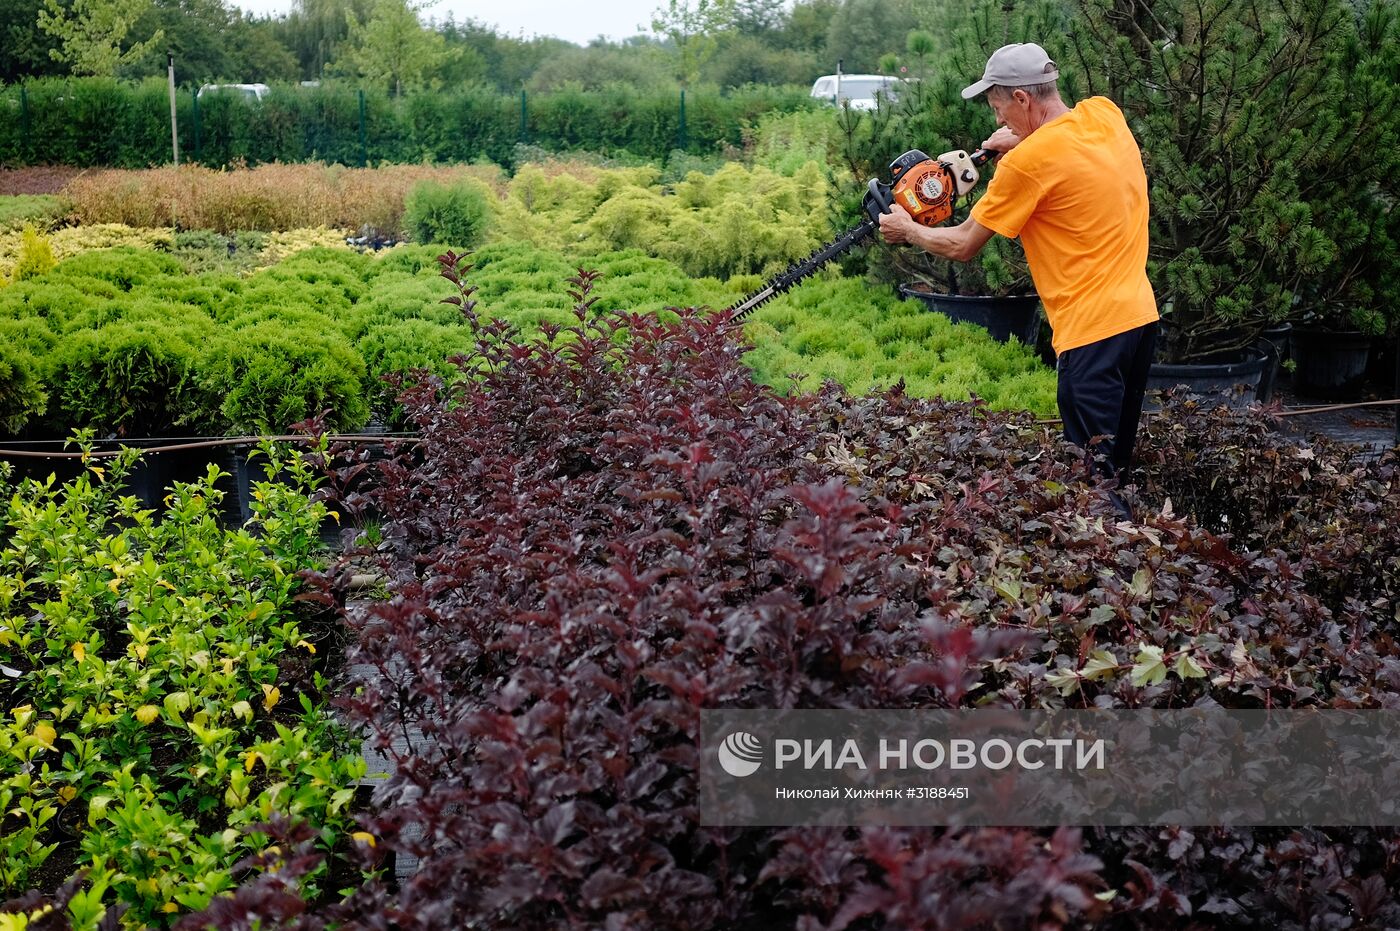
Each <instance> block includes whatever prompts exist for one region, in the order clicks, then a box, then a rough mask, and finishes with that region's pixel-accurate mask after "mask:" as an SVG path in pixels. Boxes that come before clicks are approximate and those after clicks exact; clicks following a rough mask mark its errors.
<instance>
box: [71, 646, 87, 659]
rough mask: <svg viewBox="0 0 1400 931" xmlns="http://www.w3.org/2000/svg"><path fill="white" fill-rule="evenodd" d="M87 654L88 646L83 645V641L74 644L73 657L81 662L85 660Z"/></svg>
mask: <svg viewBox="0 0 1400 931" xmlns="http://www.w3.org/2000/svg"><path fill="white" fill-rule="evenodd" d="M86 656H87V647H86V646H84V645H83V643H82V641H79V642H77V643H75V644H73V658H74V659H75V660H77V661H78V662H80V663H81V662H82V661H83V658H84V657H86Z"/></svg>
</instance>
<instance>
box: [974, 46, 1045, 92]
mask: <svg viewBox="0 0 1400 931" xmlns="http://www.w3.org/2000/svg"><path fill="white" fill-rule="evenodd" d="M1059 76H1060V69H1059V68H1057V67H1056V66H1055V63H1054V62H1053V61H1051V60H1050V56H1049V55H1047V54H1045V49H1043V48H1041V47H1040V46H1038V45H1036V44H1035V43H1034V42H1013V43H1012V44H1011V45H1003V46H1002V47H1001V48H999V49H997V50H996V51H995V52H993V53H992V57H991V58H988V59H987V69H986V70H985V71H983V72H982V80H980V81H978V82H977V83H976V84H969V85H968V86H967V87H964V88H963V92H962V95H963V99H964V100H971V99H972V98H973V97H976V96H977V95H978V94H983V93H986V92H987V89H988V88H990V87H993V86H996V85H1001V86H1002V87H1025V86H1026V85H1028V84H1044V83H1045V82H1047V81H1053V80H1055V79H1057V78H1058V77H1059Z"/></svg>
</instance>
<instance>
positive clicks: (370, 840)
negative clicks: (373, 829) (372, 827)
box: [350, 831, 375, 847]
mask: <svg viewBox="0 0 1400 931" xmlns="http://www.w3.org/2000/svg"><path fill="white" fill-rule="evenodd" d="M350 838H351V839H352V840H357V841H359V842H360V843H362V844H369V845H370V846H371V847H373V846H375V843H374V835H373V834H371V833H370V832H368V831H356V832H355V833H354V834H351V835H350Z"/></svg>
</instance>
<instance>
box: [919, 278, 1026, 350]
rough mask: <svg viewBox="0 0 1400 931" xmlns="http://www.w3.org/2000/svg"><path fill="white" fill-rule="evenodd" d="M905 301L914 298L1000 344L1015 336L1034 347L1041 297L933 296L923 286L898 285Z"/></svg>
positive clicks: (1019, 295) (1023, 295)
mask: <svg viewBox="0 0 1400 931" xmlns="http://www.w3.org/2000/svg"><path fill="white" fill-rule="evenodd" d="M899 295H900V297H903V298H905V299H909V298H917V299H918V300H920V301H922V302H923V303H924V304H925V305H926V306H927V308H928V309H929V310H932V311H936V312H937V313H940V314H943V315H944V316H945V317H947V318H948V319H950V320H952V321H953V322H954V323H975V324H976V325H977V326H980V327H982V328H984V329H985V330H986V331H987V332H988V333H990V334H991V336H992V339H994V340H996V341H997V342H999V343H1004V342H1007V341H1008V340H1010V339H1011V337H1013V336H1014V337H1016V338H1017V339H1019V340H1020V341H1021V342H1022V343H1023V344H1024V345H1026V346H1031V347H1034V346H1035V344H1036V337H1037V335H1038V334H1039V333H1040V298H1039V297H1038V296H1036V295H1034V294H1014V295H1010V296H1007V297H986V296H982V295H971V294H935V293H934V292H932V291H930V290H927V289H926V286H921V285H911V284H905V285H900V286H899Z"/></svg>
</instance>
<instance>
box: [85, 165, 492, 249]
mask: <svg viewBox="0 0 1400 931" xmlns="http://www.w3.org/2000/svg"><path fill="white" fill-rule="evenodd" d="M499 175H500V172H499V170H497V169H493V168H470V167H466V166H458V167H452V168H434V167H431V166H427V165H392V166H386V167H383V168H373V169H360V168H341V167H337V166H326V165H260V166H258V167H256V168H253V169H251V170H243V171H214V170H212V169H209V168H203V167H200V166H198V165H185V166H182V167H180V168H156V169H151V170H146V171H98V172H92V173H89V174H84V175H82V176H81V177H79V178H76V179H74V180H73V181H72V182H70V183H69V184H68V186H67V187H65V188H64V190H63V195H64V197H65V198H66V199H67V201H68V202H69V203H70V204H71V209H72V213H73V215H74V217H75V218H76V219H77V220H78V221H79V222H81V223H84V224H94V223H121V224H125V225H127V226H135V227H180V228H182V229H187V230H215V231H217V232H220V233H237V232H244V231H263V232H270V231H274V230H294V229H302V228H305V227H318V226H326V227H334V228H348V229H359V228H360V227H362V226H370V227H373V228H375V229H378V230H383V231H385V232H389V233H394V234H397V233H398V232H399V231H400V230H402V229H403V228H404V222H403V217H404V201H405V198H406V197H407V196H408V194H409V192H410V191H411V190H412V189H413V187H414V185H416V184H419V183H422V182H425V181H428V182H438V183H449V182H454V181H459V180H462V179H464V178H474V179H478V180H479V181H480V183H481V184H482V185H483V186H491V185H495V184H497V183H499Z"/></svg>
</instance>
